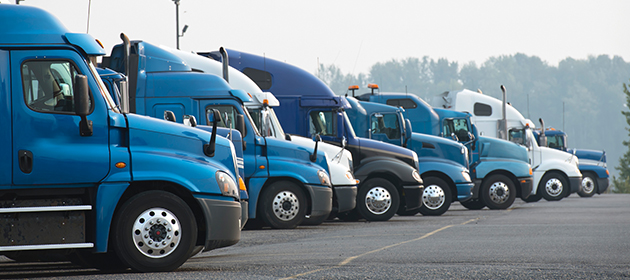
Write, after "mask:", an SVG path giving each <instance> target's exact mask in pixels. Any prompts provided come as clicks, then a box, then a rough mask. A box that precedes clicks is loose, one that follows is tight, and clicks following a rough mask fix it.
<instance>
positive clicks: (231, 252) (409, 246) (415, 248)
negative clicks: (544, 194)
mask: <svg viewBox="0 0 630 280" xmlns="http://www.w3.org/2000/svg"><path fill="white" fill-rule="evenodd" d="M0 277H2V278H40V277H43V278H45V277H55V278H59V279H74V278H82V279H86V278H87V279H90V278H93V279H97V278H98V279H166V278H170V279H175V278H177V279H201V278H203V279H282V278H289V279H407V278H416V279H541V278H553V279H557V278H563V279H569V278H570V279H619V278H630V195H623V194H605V195H596V196H595V197H593V198H580V197H578V196H576V195H572V196H570V197H568V198H565V199H563V200H562V201H559V202H547V201H540V202H537V203H524V202H522V201H521V200H517V201H516V202H515V203H514V205H513V206H512V207H511V208H510V209H508V210H487V209H484V210H477V211H471V210H467V209H465V208H464V207H462V206H460V205H459V204H458V203H454V205H453V206H452V207H451V209H450V210H449V211H447V212H446V213H445V214H444V215H443V216H439V217H425V216H420V215H417V216H414V217H399V216H396V217H394V218H393V219H391V220H390V221H388V222H369V223H368V222H341V221H330V222H325V223H323V224H322V225H319V226H301V227H299V228H297V229H293V230H271V229H263V230H246V231H243V232H242V237H241V241H240V242H239V243H238V244H236V245H235V246H232V247H227V248H222V249H218V250H213V251H210V252H207V253H201V254H199V255H197V256H195V257H193V258H191V259H190V260H188V261H187V262H186V263H185V264H184V265H183V266H181V267H180V268H179V269H177V270H176V271H174V272H170V273H149V274H141V273H133V272H131V271H125V272H116V273H106V272H100V271H98V270H92V269H82V268H79V267H77V266H74V265H72V264H70V263H15V262H13V261H10V260H8V259H6V258H4V257H2V259H0Z"/></svg>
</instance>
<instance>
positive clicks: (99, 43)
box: [94, 39, 105, 49]
mask: <svg viewBox="0 0 630 280" xmlns="http://www.w3.org/2000/svg"><path fill="white" fill-rule="evenodd" d="M94 40H96V42H97V43H98V45H99V46H101V48H103V49H104V48H105V47H103V43H101V41H99V40H98V39H94Z"/></svg>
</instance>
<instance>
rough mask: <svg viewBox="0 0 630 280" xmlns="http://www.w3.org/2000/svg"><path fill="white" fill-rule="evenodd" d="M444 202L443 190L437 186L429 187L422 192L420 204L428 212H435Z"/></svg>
mask: <svg viewBox="0 0 630 280" xmlns="http://www.w3.org/2000/svg"><path fill="white" fill-rule="evenodd" d="M445 201H446V199H445V197H444V190H443V189H442V188H441V187H440V186H438V185H430V186H428V187H425V188H424V192H422V204H424V206H425V207H426V208H427V209H429V210H437V209H439V208H440V207H442V205H444V202H445Z"/></svg>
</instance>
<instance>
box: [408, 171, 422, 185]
mask: <svg viewBox="0 0 630 280" xmlns="http://www.w3.org/2000/svg"><path fill="white" fill-rule="evenodd" d="M411 177H413V178H414V179H416V181H418V183H422V178H421V177H420V173H418V170H414V171H413V172H411Z"/></svg>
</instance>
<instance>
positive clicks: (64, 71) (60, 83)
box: [22, 60, 79, 113]
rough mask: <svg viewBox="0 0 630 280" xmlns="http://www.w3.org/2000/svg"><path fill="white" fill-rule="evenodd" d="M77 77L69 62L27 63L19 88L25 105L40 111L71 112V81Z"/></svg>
mask: <svg viewBox="0 0 630 280" xmlns="http://www.w3.org/2000/svg"><path fill="white" fill-rule="evenodd" d="M77 74H79V72H78V71H77V69H76V68H75V67H74V65H72V64H71V63H70V62H68V61H54V60H41V61H35V60H32V61H26V62H25V63H24V64H22V86H23V88H24V100H25V102H26V105H27V106H28V107H29V108H31V109H32V110H35V111H40V112H62V113H63V112H65V113H74V91H73V85H74V78H75V77H76V75H77Z"/></svg>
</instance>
